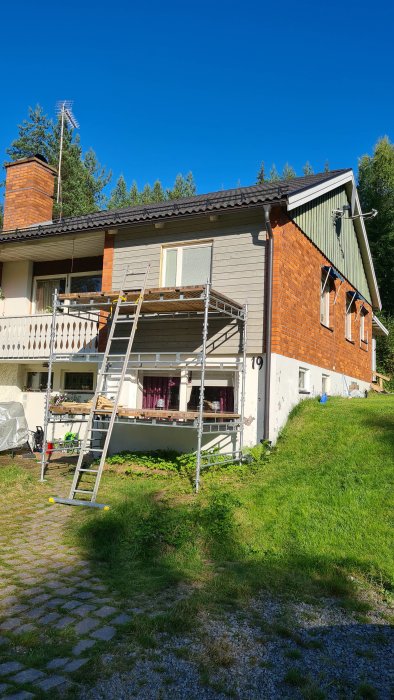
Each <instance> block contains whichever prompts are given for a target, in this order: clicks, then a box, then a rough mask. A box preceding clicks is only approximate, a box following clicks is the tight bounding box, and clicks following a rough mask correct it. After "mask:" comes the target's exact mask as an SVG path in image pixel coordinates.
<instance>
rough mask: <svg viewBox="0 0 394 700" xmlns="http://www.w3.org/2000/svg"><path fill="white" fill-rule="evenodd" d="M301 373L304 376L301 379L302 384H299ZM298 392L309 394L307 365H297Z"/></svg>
mask: <svg viewBox="0 0 394 700" xmlns="http://www.w3.org/2000/svg"><path fill="white" fill-rule="evenodd" d="M301 374H302V375H303V377H304V381H303V386H300V377H301ZM298 393H299V394H310V393H311V392H310V388H309V369H308V368H307V367H302V366H301V365H300V366H299V367H298Z"/></svg>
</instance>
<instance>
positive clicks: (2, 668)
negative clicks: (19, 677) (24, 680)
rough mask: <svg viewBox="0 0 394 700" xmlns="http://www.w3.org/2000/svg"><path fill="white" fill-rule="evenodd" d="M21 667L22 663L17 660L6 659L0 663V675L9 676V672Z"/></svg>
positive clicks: (14, 671)
mask: <svg viewBox="0 0 394 700" xmlns="http://www.w3.org/2000/svg"><path fill="white" fill-rule="evenodd" d="M22 668H23V664H20V663H19V661H6V662H5V663H4V664H0V676H9V674H10V673H16V672H17V671H20V670H21V669H22Z"/></svg>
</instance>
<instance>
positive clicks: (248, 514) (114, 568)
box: [70, 396, 394, 607]
mask: <svg viewBox="0 0 394 700" xmlns="http://www.w3.org/2000/svg"><path fill="white" fill-rule="evenodd" d="M393 423H394V396H386V397H380V396H378V397H370V398H368V399H367V400H361V399H360V400H357V399H354V400H346V399H331V400H330V401H329V402H328V404H327V405H320V404H319V403H318V402H316V401H305V402H303V403H302V404H301V405H300V406H298V407H297V408H296V410H295V411H294V412H293V415H292V417H291V418H290V420H289V423H288V425H287V427H286V429H285V431H284V433H283V436H282V437H281V439H280V440H279V442H278V445H277V447H276V448H275V450H274V451H273V453H272V454H271V455H270V456H269V457H268V458H267V459H265V460H262V461H261V462H260V463H257V464H255V465H254V466H253V468H252V469H251V468H250V467H245V466H243V467H231V468H227V469H225V468H222V469H218V470H217V471H213V472H211V473H208V474H205V475H204V478H203V489H202V492H201V493H200V494H199V495H198V496H195V495H192V494H191V493H190V483H189V482H188V480H187V479H186V478H183V477H181V476H178V475H176V474H174V473H169V474H166V473H162V474H158V473H152V474H150V473H149V472H148V473H147V472H143V473H142V474H141V473H140V474H137V473H134V472H133V470H128V471H129V474H128V475H125V474H119V473H117V474H111V473H107V474H106V475H105V477H104V480H103V485H102V489H101V494H100V499H101V500H102V501H103V502H109V503H111V506H112V508H111V511H110V512H108V513H103V512H91V511H89V512H86V511H78V513H77V514H76V516H75V518H73V523H74V524H73V530H72V532H71V533H70V537H72V539H73V540H75V538H77V540H78V541H79V543H80V545H81V546H82V547H83V548H84V550H85V554H86V556H87V557H89V558H91V559H93V560H94V561H95V562H96V563H97V566H98V567H99V568H100V573H101V575H102V576H103V575H104V576H106V577H107V578H108V579H110V581H111V584H112V585H113V586H115V587H117V589H118V590H119V592H120V593H121V594H122V595H128V596H130V597H133V595H134V594H135V593H140V592H145V593H147V594H152V593H155V592H160V591H163V590H165V589H168V587H173V586H174V585H175V584H177V583H180V582H183V583H185V584H189V585H190V586H192V587H194V589H195V594H194V597H193V600H194V603H192V604H194V605H196V606H204V607H206V606H209V605H216V606H223V605H226V604H230V605H234V604H236V603H237V602H239V603H241V602H242V601H244V600H245V599H247V598H248V596H250V595H251V594H253V593H255V592H257V591H258V590H261V589H262V588H267V589H269V590H271V591H275V592H276V593H280V594H296V595H298V596H300V595H301V596H303V597H305V596H308V595H327V594H330V595H331V594H333V595H338V596H340V597H343V598H344V599H347V600H348V601H351V600H352V599H353V600H354V599H356V597H357V593H356V587H355V584H354V582H353V579H356V580H357V582H358V584H360V582H361V584H362V585H364V586H367V587H373V588H377V587H379V588H380V590H382V589H384V591H385V592H387V593H388V592H389V591H390V590H391V587H392V584H393V579H394V561H393V548H392V523H391V522H390V507H391V506H392V503H390V498H391V494H392V482H393V467H394V460H393V454H394V449H393V448H394V425H393ZM358 587H359V585H358Z"/></svg>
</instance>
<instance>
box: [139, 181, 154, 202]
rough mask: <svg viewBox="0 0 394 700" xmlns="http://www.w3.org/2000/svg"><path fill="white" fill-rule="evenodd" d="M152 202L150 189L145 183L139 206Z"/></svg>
mask: <svg viewBox="0 0 394 700" xmlns="http://www.w3.org/2000/svg"><path fill="white" fill-rule="evenodd" d="M152 201H153V200H152V188H151V186H150V184H149V183H146V185H145V187H144V189H143V190H142V192H141V194H140V202H141V204H151V203H152Z"/></svg>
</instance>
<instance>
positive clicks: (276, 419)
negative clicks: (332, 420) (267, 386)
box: [270, 353, 370, 442]
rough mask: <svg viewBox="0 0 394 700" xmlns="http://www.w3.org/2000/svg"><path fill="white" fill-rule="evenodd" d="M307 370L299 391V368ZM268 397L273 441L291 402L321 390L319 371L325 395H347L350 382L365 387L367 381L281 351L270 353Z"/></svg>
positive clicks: (294, 403) (283, 421)
mask: <svg viewBox="0 0 394 700" xmlns="http://www.w3.org/2000/svg"><path fill="white" fill-rule="evenodd" d="M300 368H303V369H306V370H307V392H308V393H300V390H299V386H298V374H299V369H300ZM271 373H272V374H271V398H270V439H271V440H272V441H273V442H276V440H277V438H278V435H279V433H280V431H281V429H282V428H283V427H284V425H285V424H286V421H287V418H288V415H289V413H290V411H291V409H292V408H294V406H296V405H297V404H298V403H299V402H300V401H303V400H304V399H313V398H315V399H316V397H318V396H320V395H321V393H322V375H323V374H325V375H327V376H328V395H329V396H347V395H348V389H349V386H350V384H351V383H352V382H355V383H356V384H357V385H358V387H359V389H360V390H361V391H364V390H365V389H369V387H370V384H369V382H364V381H361V380H359V379H355V378H354V377H352V376H350V375H347V374H341V373H339V372H334V371H332V370H329V369H325V368H323V367H318V366H316V365H311V364H309V363H308V362H303V361H302V360H296V359H293V358H290V357H284V356H283V355H277V354H275V353H273V354H272V359H271Z"/></svg>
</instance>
